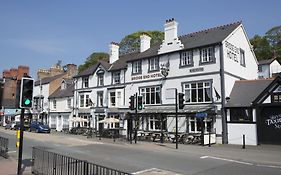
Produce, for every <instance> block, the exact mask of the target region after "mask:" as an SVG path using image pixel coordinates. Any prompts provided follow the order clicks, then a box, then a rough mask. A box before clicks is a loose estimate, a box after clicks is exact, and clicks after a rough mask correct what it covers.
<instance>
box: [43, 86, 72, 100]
mask: <svg viewBox="0 0 281 175" xmlns="http://www.w3.org/2000/svg"><path fill="white" fill-rule="evenodd" d="M73 95H74V84H71V85H69V86H68V87H67V88H66V89H63V90H62V89H61V88H60V87H59V88H58V89H57V90H56V91H55V92H54V93H52V94H51V95H50V96H49V99H51V98H64V97H73Z"/></svg>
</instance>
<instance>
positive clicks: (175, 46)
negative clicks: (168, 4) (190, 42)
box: [158, 18, 184, 54]
mask: <svg viewBox="0 0 281 175" xmlns="http://www.w3.org/2000/svg"><path fill="white" fill-rule="evenodd" d="M164 30H165V38H164V40H163V42H162V44H161V45H160V49H159V50H158V54H163V53H168V52H174V51H176V50H181V49H183V48H184V45H183V44H182V43H181V41H180V39H179V38H178V23H177V22H176V21H175V19H174V18H172V19H168V20H166V23H165V24H164Z"/></svg>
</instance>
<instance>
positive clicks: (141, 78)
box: [131, 72, 162, 81]
mask: <svg viewBox="0 0 281 175" xmlns="http://www.w3.org/2000/svg"><path fill="white" fill-rule="evenodd" d="M158 77H161V78H162V74H161V73H159V72H158V73H154V74H147V75H138V76H132V78H131V80H132V81H135V80H146V79H152V78H158Z"/></svg>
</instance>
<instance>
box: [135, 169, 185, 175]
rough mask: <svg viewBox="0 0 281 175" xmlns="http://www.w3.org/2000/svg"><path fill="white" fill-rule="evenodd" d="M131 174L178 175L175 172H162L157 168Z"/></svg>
mask: <svg viewBox="0 0 281 175" xmlns="http://www.w3.org/2000/svg"><path fill="white" fill-rule="evenodd" d="M132 174H142V175H152V174H155V175H156V174H158V175H168V174H173V175H180V174H178V173H176V172H172V171H166V170H162V169H158V168H150V169H145V170H142V171H137V172H134V173H132Z"/></svg>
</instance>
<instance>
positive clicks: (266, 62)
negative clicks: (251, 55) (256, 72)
mask: <svg viewBox="0 0 281 175" xmlns="http://www.w3.org/2000/svg"><path fill="white" fill-rule="evenodd" d="M274 60H276V58H271V59H267V60H260V61H259V65H264V64H271V63H272V62H273V61H274Z"/></svg>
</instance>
